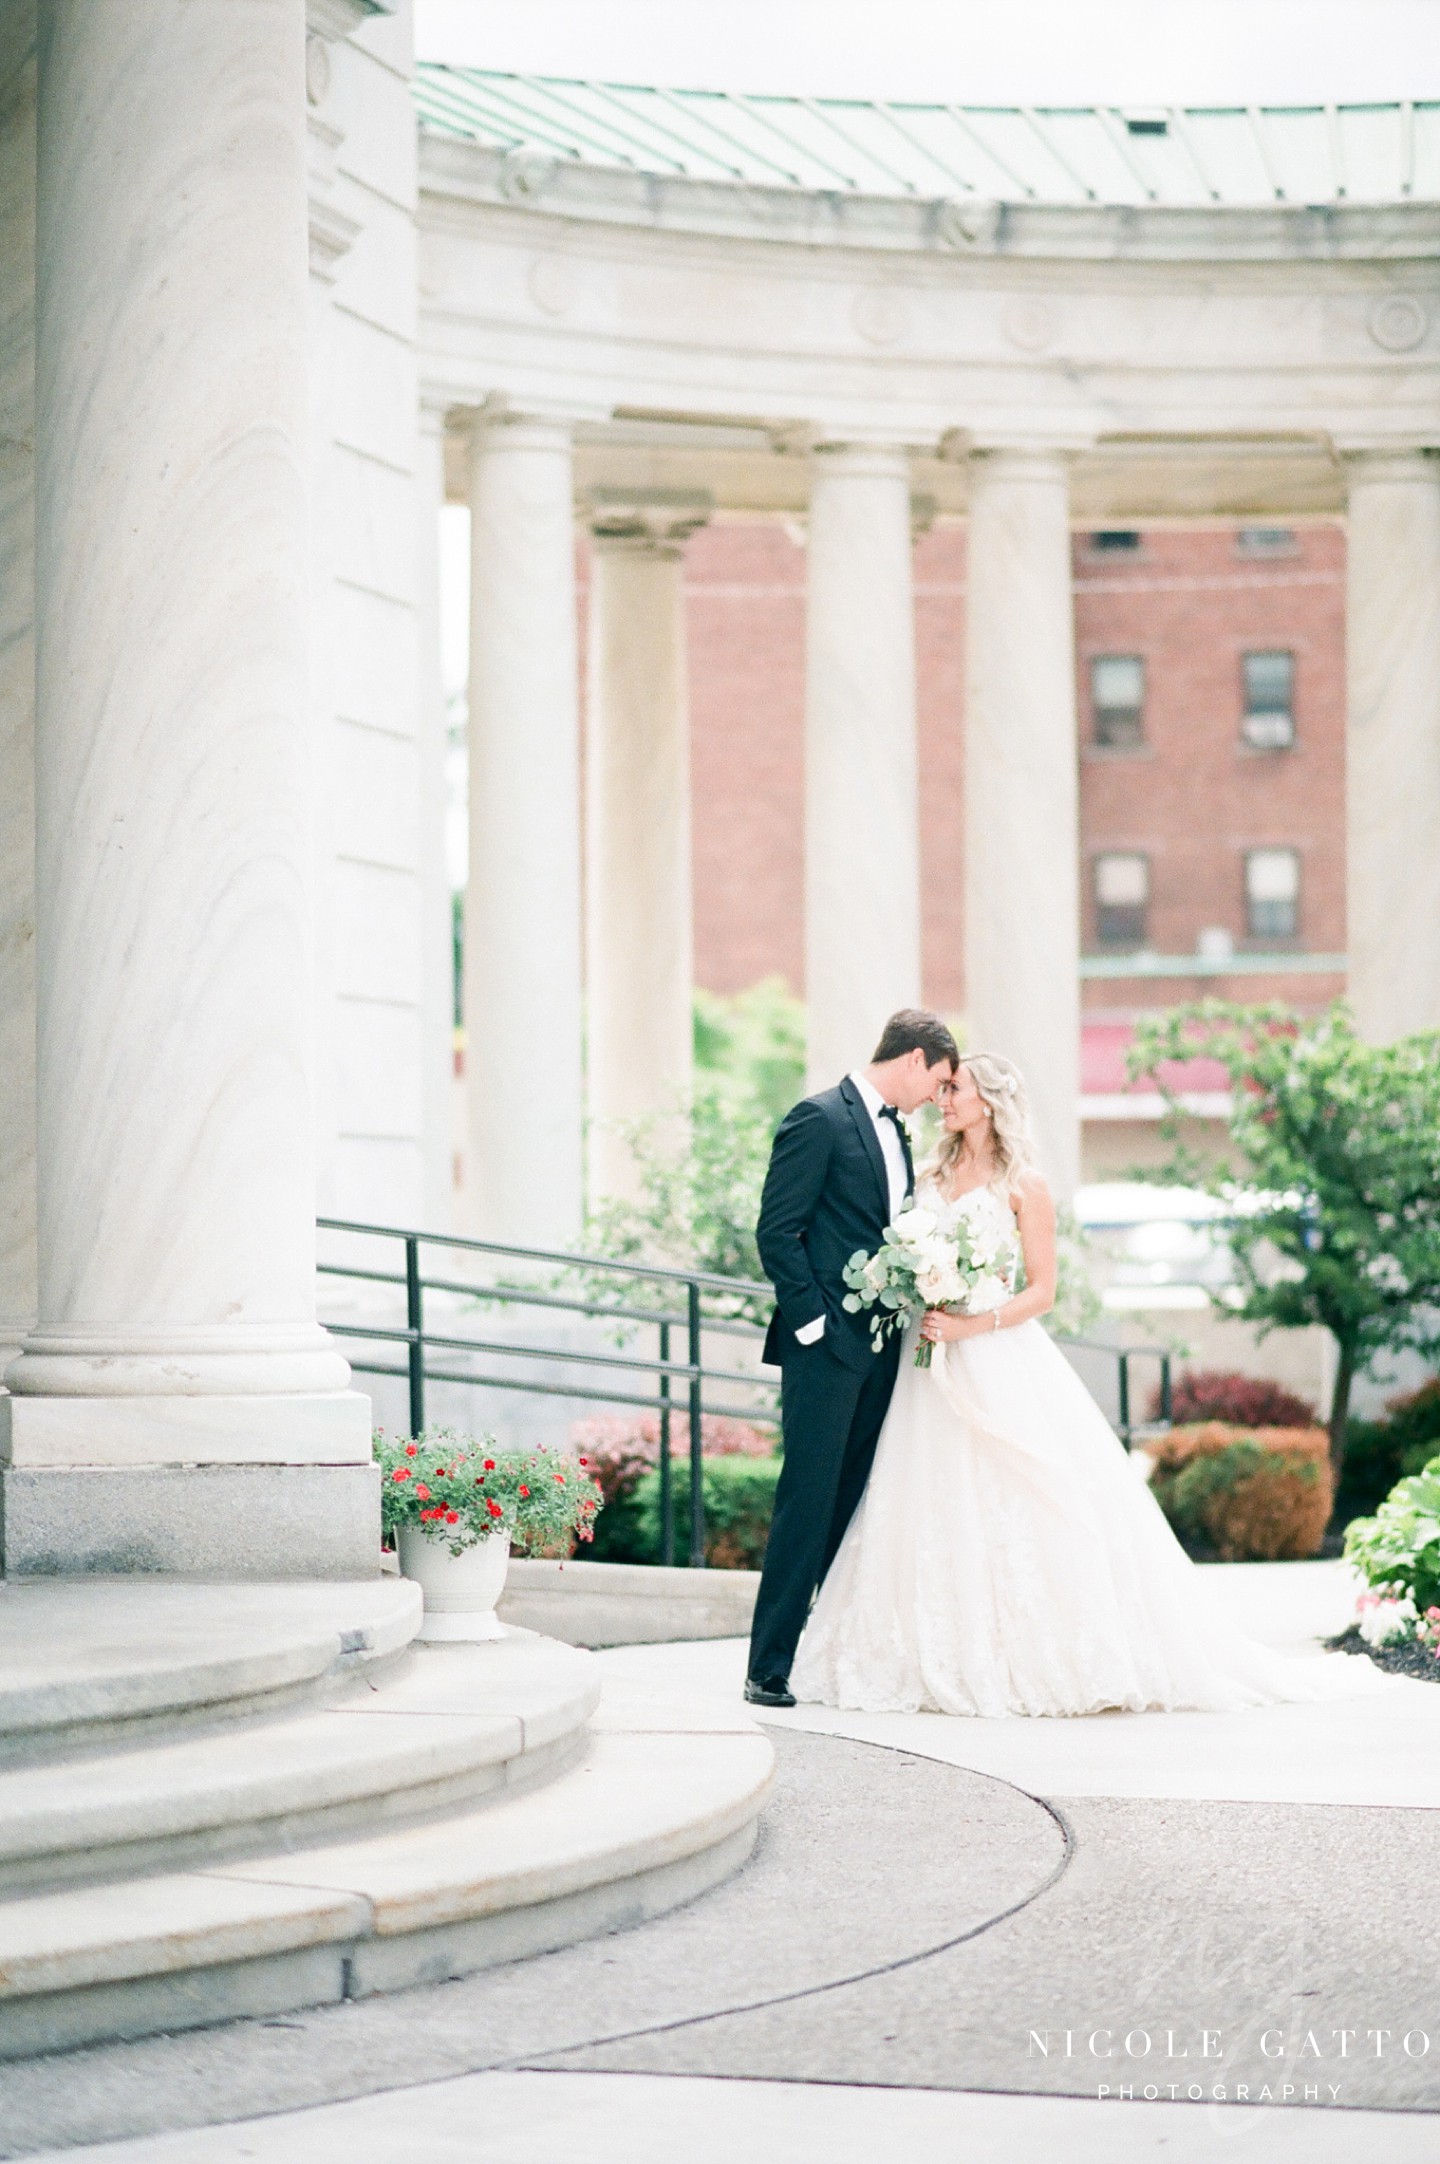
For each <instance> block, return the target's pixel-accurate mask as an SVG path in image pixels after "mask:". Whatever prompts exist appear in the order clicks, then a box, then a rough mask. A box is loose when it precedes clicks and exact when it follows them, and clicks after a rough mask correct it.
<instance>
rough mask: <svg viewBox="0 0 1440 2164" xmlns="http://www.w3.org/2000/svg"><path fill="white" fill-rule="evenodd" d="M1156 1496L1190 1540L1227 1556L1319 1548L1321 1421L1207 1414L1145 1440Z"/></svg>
mask: <svg viewBox="0 0 1440 2164" xmlns="http://www.w3.org/2000/svg"><path fill="white" fill-rule="evenodd" d="M1146 1451H1147V1454H1148V1455H1149V1456H1150V1457H1151V1459H1152V1460H1153V1463H1154V1473H1153V1476H1152V1479H1151V1488H1152V1490H1153V1492H1154V1495H1155V1500H1156V1501H1157V1502H1158V1503H1159V1505H1160V1507H1161V1509H1162V1510H1163V1511H1164V1513H1165V1515H1166V1517H1167V1518H1168V1519H1169V1520H1170V1523H1171V1525H1172V1526H1173V1527H1174V1529H1175V1531H1176V1533H1177V1534H1178V1535H1179V1537H1180V1539H1181V1540H1183V1541H1185V1542H1186V1543H1187V1545H1190V1546H1192V1547H1198V1548H1201V1549H1202V1550H1203V1549H1209V1550H1211V1551H1213V1552H1214V1553H1215V1554H1216V1555H1218V1556H1219V1557H1220V1558H1221V1559H1222V1560H1223V1561H1224V1562H1227V1563H1235V1562H1271V1561H1276V1560H1278V1559H1280V1558H1282V1557H1294V1556H1304V1555H1315V1554H1316V1553H1318V1551H1319V1547H1320V1543H1321V1541H1322V1539H1323V1538H1324V1535H1325V1528H1326V1526H1327V1525H1328V1524H1329V1522H1330V1505H1331V1500H1332V1496H1333V1489H1332V1486H1331V1476H1330V1455H1329V1441H1328V1438H1327V1436H1326V1433H1325V1430H1324V1429H1323V1428H1308V1429H1305V1428H1251V1429H1245V1428H1237V1427H1231V1426H1229V1425H1227V1424H1226V1423H1225V1422H1222V1421H1218V1420H1213V1421H1207V1422H1205V1423H1204V1424H1203V1425H1201V1426H1198V1427H1185V1428H1171V1429H1170V1430H1169V1431H1168V1432H1167V1433H1165V1434H1163V1435H1159V1436H1157V1437H1155V1439H1154V1440H1153V1442H1147V1444H1146Z"/></svg>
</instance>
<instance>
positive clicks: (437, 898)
mask: <svg viewBox="0 0 1440 2164" xmlns="http://www.w3.org/2000/svg"><path fill="white" fill-rule="evenodd" d="M415 488H416V494H415V532H416V585H417V590H418V593H419V624H418V634H419V644H420V702H419V719H418V725H417V726H418V737H419V743H418V750H419V761H420V819H421V828H422V831H421V840H420V848H419V852H418V876H419V880H420V1030H421V1074H420V1084H421V1117H422V1120H423V1127H422V1137H421V1139H422V1155H423V1168H422V1172H423V1180H424V1204H425V1224H426V1226H427V1227H428V1228H429V1229H430V1230H432V1231H435V1232H448V1231H449V1230H450V1229H451V1225H452V1222H453V1218H454V1192H455V1137H454V1134H453V1133H452V1131H451V1130H452V1125H453V1107H454V1097H455V1085H454V1074H455V930H454V916H453V907H452V903H451V898H450V874H449V868H448V866H447V864H446V860H445V789H446V762H447V757H448V753H449V748H450V730H449V718H448V716H447V714H446V711H445V687H444V682H443V677H442V670H441V656H440V513H441V511H442V509H443V508H444V503H445V409H444V407H443V406H437V405H432V404H430V403H429V402H427V401H425V400H422V401H421V405H420V431H419V440H418V447H417V451H416V464H415Z"/></svg>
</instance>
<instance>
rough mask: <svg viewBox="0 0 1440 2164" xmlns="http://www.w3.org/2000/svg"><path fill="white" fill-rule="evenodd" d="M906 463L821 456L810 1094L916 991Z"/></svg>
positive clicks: (809, 913)
mask: <svg viewBox="0 0 1440 2164" xmlns="http://www.w3.org/2000/svg"><path fill="white" fill-rule="evenodd" d="M910 532H911V527H910V473H909V462H908V460H907V458H906V456H905V453H904V452H903V451H900V450H891V449H879V450H877V449H870V448H865V447H861V446H857V445H851V444H837V445H831V446H827V447H825V448H823V449H821V450H819V451H817V452H816V453H815V455H814V460H813V464H812V469H811V483H810V517H809V571H808V588H807V602H806V664H805V995H806V1003H807V1008H808V1016H809V1040H808V1053H807V1065H808V1069H809V1074H810V1081H811V1086H812V1088H819V1087H821V1086H823V1085H825V1084H827V1083H830V1082H835V1081H838V1080H839V1078H840V1076H841V1075H843V1074H844V1073H846V1072H847V1070H848V1069H850V1068H852V1067H854V1066H855V1065H856V1064H857V1062H861V1061H864V1060H866V1059H868V1058H869V1056H870V1053H871V1051H872V1050H873V1048H874V1044H875V1040H876V1038H877V1037H878V1035H879V1033H880V1028H881V1025H882V1024H883V1022H884V1020H885V1018H886V1016H887V1015H888V1014H890V1013H891V1012H893V1010H894V1009H895V1008H897V1007H903V1006H912V1005H914V1004H915V1003H916V1002H918V1000H919V997H920V834H919V802H918V782H917V774H916V750H915V624H914V602H913V590H912V582H911V572H910Z"/></svg>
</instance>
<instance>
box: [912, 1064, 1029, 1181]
mask: <svg viewBox="0 0 1440 2164" xmlns="http://www.w3.org/2000/svg"><path fill="white" fill-rule="evenodd" d="M960 1065H961V1066H962V1067H964V1068H966V1069H967V1070H968V1072H969V1075H970V1079H971V1081H972V1082H973V1083H974V1084H975V1087H976V1089H977V1090H979V1092H980V1095H981V1097H982V1098H983V1099H984V1101H985V1103H986V1105H987V1106H988V1107H989V1111H990V1132H991V1137H992V1141H993V1144H994V1150H995V1172H994V1178H993V1185H995V1186H996V1187H1003V1188H1004V1189H1005V1190H1006V1192H1007V1193H1009V1194H1012V1195H1013V1194H1015V1193H1016V1192H1017V1190H1018V1189H1019V1186H1020V1183H1021V1181H1022V1180H1023V1178H1024V1176H1025V1174H1026V1173H1027V1172H1033V1171H1035V1169H1036V1165H1035V1144H1034V1139H1033V1137H1032V1136H1031V1133H1030V1106H1029V1102H1028V1100H1027V1098H1026V1095H1025V1078H1024V1076H1023V1075H1022V1074H1021V1072H1020V1070H1019V1068H1018V1067H1017V1066H1016V1065H1015V1063H1014V1061H1013V1060H1008V1059H1005V1058H1003V1057H1002V1056H1001V1054H1000V1053H998V1052H962V1053H961V1055H960ZM964 1149H965V1137H964V1135H963V1134H950V1133H949V1132H948V1131H947V1132H946V1133H945V1134H942V1136H941V1137H940V1144H939V1147H938V1148H937V1150H936V1152H935V1155H934V1157H933V1158H932V1159H931V1162H930V1165H929V1167H928V1168H927V1169H928V1170H930V1171H932V1172H933V1173H934V1175H935V1177H936V1179H937V1180H939V1181H940V1182H941V1184H942V1186H943V1184H944V1182H945V1181H946V1180H947V1179H948V1178H949V1176H950V1174H951V1172H952V1171H953V1170H954V1168H955V1166H956V1165H957V1164H958V1163H959V1161H960V1158H961V1156H962V1155H963V1153H964Z"/></svg>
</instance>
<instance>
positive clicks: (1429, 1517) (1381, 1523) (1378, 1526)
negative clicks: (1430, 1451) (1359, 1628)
mask: <svg viewBox="0 0 1440 2164" xmlns="http://www.w3.org/2000/svg"><path fill="white" fill-rule="evenodd" d="M1345 1560H1346V1562H1347V1563H1353V1564H1354V1566H1355V1568H1356V1569H1357V1570H1358V1571H1359V1572H1360V1574H1361V1576H1362V1577H1363V1578H1364V1579H1365V1581H1366V1583H1367V1585H1369V1586H1370V1587H1371V1589H1372V1591H1374V1592H1377V1593H1386V1594H1390V1595H1392V1596H1394V1597H1395V1598H1396V1599H1405V1598H1409V1599H1410V1600H1413V1601H1414V1603H1415V1606H1416V1608H1417V1609H1418V1610H1419V1611H1420V1613H1421V1614H1422V1615H1423V1614H1424V1613H1425V1611H1426V1610H1427V1609H1428V1608H1432V1607H1435V1606H1437V1605H1440V1457H1436V1458H1432V1459H1431V1460H1430V1463H1429V1464H1428V1465H1427V1466H1426V1467H1425V1469H1424V1470H1423V1472H1419V1473H1411V1474H1409V1475H1408V1476H1407V1477H1406V1478H1405V1479H1404V1480H1401V1481H1397V1483H1396V1485H1395V1486H1394V1487H1393V1488H1392V1489H1391V1491H1390V1493H1389V1495H1387V1496H1386V1498H1385V1500H1384V1502H1383V1503H1382V1504H1381V1505H1380V1508H1379V1509H1378V1510H1377V1511H1376V1513H1375V1515H1374V1517H1373V1518H1357V1519H1356V1520H1355V1521H1354V1523H1353V1524H1352V1525H1349V1526H1347V1527H1346V1529H1345Z"/></svg>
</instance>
